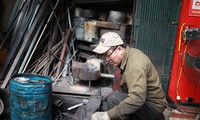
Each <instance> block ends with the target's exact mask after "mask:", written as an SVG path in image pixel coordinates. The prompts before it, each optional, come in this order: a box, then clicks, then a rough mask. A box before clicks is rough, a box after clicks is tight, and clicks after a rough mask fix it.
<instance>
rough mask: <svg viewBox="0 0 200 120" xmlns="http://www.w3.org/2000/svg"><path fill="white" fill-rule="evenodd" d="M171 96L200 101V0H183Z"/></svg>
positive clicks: (171, 78) (170, 84)
mask: <svg viewBox="0 0 200 120" xmlns="http://www.w3.org/2000/svg"><path fill="white" fill-rule="evenodd" d="M168 95H169V96H170V98H171V99H172V100H173V101H174V102H176V103H179V102H183V103H200V0H182V4H181V11H180V17H179V22H178V30H177V37H176V44H175V49H174V56H173V62H172V71H171V76H170V83H169V88H168Z"/></svg>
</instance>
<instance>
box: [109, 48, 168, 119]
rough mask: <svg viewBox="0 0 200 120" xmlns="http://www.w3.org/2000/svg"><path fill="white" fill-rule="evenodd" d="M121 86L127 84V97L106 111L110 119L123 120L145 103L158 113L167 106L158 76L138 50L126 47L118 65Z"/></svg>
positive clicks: (152, 66)
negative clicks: (121, 80)
mask: <svg viewBox="0 0 200 120" xmlns="http://www.w3.org/2000/svg"><path fill="white" fill-rule="evenodd" d="M119 67H120V69H121V70H122V79H123V84H124V83H126V84H127V88H128V97H127V98H126V99H124V100H123V101H121V102H120V104H119V105H118V106H115V107H114V108H112V109H111V110H109V111H108V116H109V117H110V118H111V119H116V118H120V119H124V118H125V116H124V115H127V114H131V113H134V112H135V111H137V110H138V109H139V108H140V107H141V106H142V105H143V104H144V103H145V102H149V103H150V104H152V106H153V107H154V108H155V109H156V110H158V111H159V112H163V111H164V110H165V108H166V106H167V101H166V97H165V94H164V91H163V89H162V85H161V82H160V78H159V74H158V72H157V70H156V68H155V67H154V65H153V64H152V62H151V61H150V60H149V58H148V57H147V56H146V55H145V54H144V53H143V52H141V51H140V50H138V49H135V48H130V47H126V51H125V54H124V56H123V59H122V61H121V64H120V66H119Z"/></svg>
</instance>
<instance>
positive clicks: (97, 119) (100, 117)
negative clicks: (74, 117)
mask: <svg viewBox="0 0 200 120" xmlns="http://www.w3.org/2000/svg"><path fill="white" fill-rule="evenodd" d="M90 120H110V118H109V116H108V114H107V112H95V113H94V114H93V115H92V116H91V119H90Z"/></svg>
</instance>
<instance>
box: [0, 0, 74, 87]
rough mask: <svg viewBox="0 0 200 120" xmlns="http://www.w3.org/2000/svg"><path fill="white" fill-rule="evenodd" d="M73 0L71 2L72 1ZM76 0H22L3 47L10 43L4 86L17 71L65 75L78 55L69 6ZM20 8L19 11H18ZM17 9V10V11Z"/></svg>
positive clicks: (3, 72)
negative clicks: (76, 54)
mask: <svg viewBox="0 0 200 120" xmlns="http://www.w3.org/2000/svg"><path fill="white" fill-rule="evenodd" d="M69 2H70V3H69ZM74 3H75V2H74V1H65V0H34V1H32V0H24V1H22V0H19V1H16V3H15V7H14V8H13V12H12V13H13V14H12V16H11V17H10V20H9V23H10V24H8V27H7V28H9V29H8V30H7V32H6V33H7V34H6V35H5V37H4V39H3V41H2V42H1V45H0V49H2V48H3V47H4V46H5V45H7V44H9V48H8V53H7V56H6V58H5V61H4V63H3V68H2V69H1V74H0V79H1V80H3V84H2V86H1V88H6V86H7V84H8V82H9V79H10V78H11V76H12V75H14V74H17V73H32V74H40V75H45V76H54V77H55V78H57V79H58V78H59V77H61V76H66V75H67V74H69V73H68V70H69V63H70V61H71V60H72V59H73V58H74V56H75V53H76V51H75V49H74V44H73V42H74V39H72V38H73V36H72V35H73V32H72V31H73V29H72V26H71V20H70V19H71V18H70V8H71V7H72V5H74ZM16 11H17V12H16ZM14 13H15V14H14Z"/></svg>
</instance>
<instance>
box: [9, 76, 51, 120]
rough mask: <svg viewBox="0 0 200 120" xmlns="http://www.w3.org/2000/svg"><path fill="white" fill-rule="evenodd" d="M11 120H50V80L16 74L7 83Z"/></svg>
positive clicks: (42, 77) (43, 77)
mask: <svg viewBox="0 0 200 120" xmlns="http://www.w3.org/2000/svg"><path fill="white" fill-rule="evenodd" d="M9 90H10V117H11V120H51V119H52V114H51V112H52V110H51V109H52V99H51V98H52V94H51V93H52V84H51V79H50V78H48V77H45V76H39V75H33V74H17V75H15V76H13V77H12V79H11V80H10V83H9Z"/></svg>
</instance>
